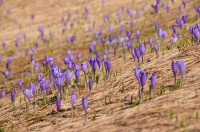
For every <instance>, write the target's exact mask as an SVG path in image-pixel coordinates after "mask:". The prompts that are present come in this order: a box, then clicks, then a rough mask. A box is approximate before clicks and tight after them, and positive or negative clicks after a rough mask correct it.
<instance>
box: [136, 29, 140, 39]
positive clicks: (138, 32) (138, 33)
mask: <svg viewBox="0 0 200 132" xmlns="http://www.w3.org/2000/svg"><path fill="white" fill-rule="evenodd" d="M136 36H137V39H140V30H136Z"/></svg>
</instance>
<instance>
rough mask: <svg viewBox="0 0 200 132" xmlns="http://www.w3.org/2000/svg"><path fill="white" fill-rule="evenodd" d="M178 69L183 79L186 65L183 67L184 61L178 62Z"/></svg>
mask: <svg viewBox="0 0 200 132" xmlns="http://www.w3.org/2000/svg"><path fill="white" fill-rule="evenodd" d="M178 68H179V71H180V73H181V77H182V79H183V76H184V75H185V71H186V65H185V62H184V60H180V61H179V62H178Z"/></svg>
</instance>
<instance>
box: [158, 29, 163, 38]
mask: <svg viewBox="0 0 200 132" xmlns="http://www.w3.org/2000/svg"><path fill="white" fill-rule="evenodd" d="M158 37H159V38H162V37H163V30H162V29H161V28H160V29H159V30H158Z"/></svg>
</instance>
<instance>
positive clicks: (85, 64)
mask: <svg viewBox="0 0 200 132" xmlns="http://www.w3.org/2000/svg"><path fill="white" fill-rule="evenodd" d="M81 69H82V70H83V72H84V75H85V76H86V73H87V63H81Z"/></svg>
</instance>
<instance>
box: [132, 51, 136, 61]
mask: <svg viewBox="0 0 200 132" xmlns="http://www.w3.org/2000/svg"><path fill="white" fill-rule="evenodd" d="M131 54H132V57H133V59H134V62H135V58H136V55H135V50H134V49H132V50H131Z"/></svg>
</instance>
